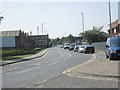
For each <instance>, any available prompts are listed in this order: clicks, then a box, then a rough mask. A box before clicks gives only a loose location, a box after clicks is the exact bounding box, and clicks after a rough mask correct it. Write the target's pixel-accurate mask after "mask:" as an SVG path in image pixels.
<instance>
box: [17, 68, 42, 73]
mask: <svg viewBox="0 0 120 90" xmlns="http://www.w3.org/2000/svg"><path fill="white" fill-rule="evenodd" d="M38 68H40V67H36V68H32V69H26V70H24V71H21V72H17V73H15V74H20V73H24V72H28V71H32V70H35V69H38Z"/></svg>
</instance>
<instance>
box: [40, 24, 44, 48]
mask: <svg viewBox="0 0 120 90" xmlns="http://www.w3.org/2000/svg"><path fill="white" fill-rule="evenodd" d="M41 25H42V48H44V41H43V25H44V23H42V24H41Z"/></svg>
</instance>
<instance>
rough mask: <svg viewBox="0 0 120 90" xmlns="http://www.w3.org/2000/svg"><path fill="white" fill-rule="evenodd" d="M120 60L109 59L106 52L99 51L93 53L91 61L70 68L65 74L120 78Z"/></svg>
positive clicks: (92, 77) (79, 76)
mask: <svg viewBox="0 0 120 90" xmlns="http://www.w3.org/2000/svg"><path fill="white" fill-rule="evenodd" d="M119 64H120V60H109V59H106V58H105V53H104V52H97V53H95V54H93V58H92V59H90V60H89V61H87V62H85V63H83V64H80V65H77V66H75V67H72V68H69V69H67V70H65V71H64V72H63V74H65V75H68V76H71V77H78V78H85V79H100V80H101V79H103V80H104V79H106V78H107V80H116V81H118V80H120V70H119V67H120V65H119Z"/></svg>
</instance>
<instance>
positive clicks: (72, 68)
mask: <svg viewBox="0 0 120 90" xmlns="http://www.w3.org/2000/svg"><path fill="white" fill-rule="evenodd" d="M92 56H93V57H92V58H91V59H90V60H88V61H86V62H84V63H82V64H79V65H76V66H74V67H71V68H69V69H67V70H65V71H64V72H63V74H67V75H68V73H69V72H71V71H72V70H74V69H75V68H77V67H79V66H82V65H85V64H88V63H90V62H92V61H93V60H95V58H96V55H95V54H92Z"/></svg>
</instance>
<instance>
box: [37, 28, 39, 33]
mask: <svg viewBox="0 0 120 90" xmlns="http://www.w3.org/2000/svg"><path fill="white" fill-rule="evenodd" d="M37 33H38V35H39V27H37Z"/></svg>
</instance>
